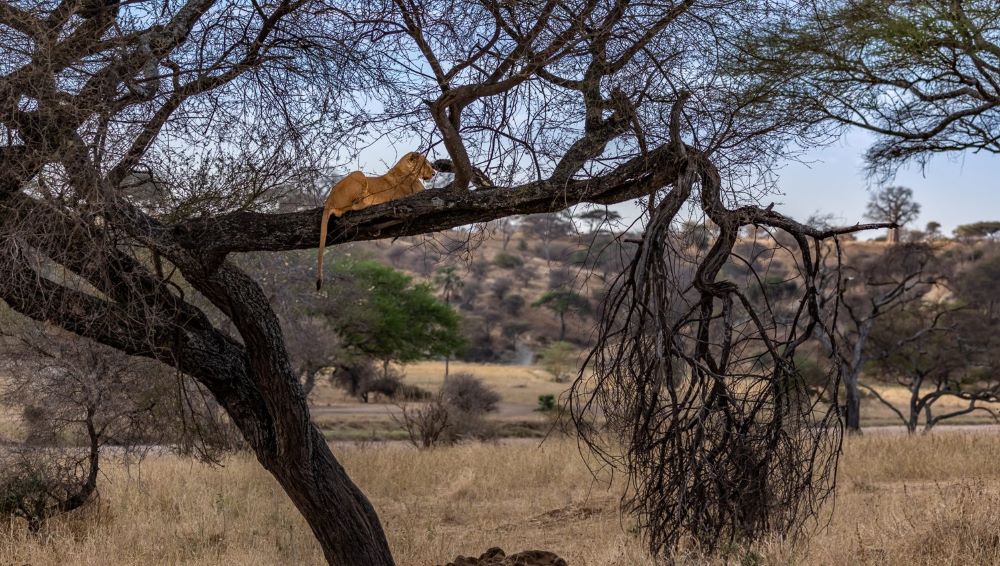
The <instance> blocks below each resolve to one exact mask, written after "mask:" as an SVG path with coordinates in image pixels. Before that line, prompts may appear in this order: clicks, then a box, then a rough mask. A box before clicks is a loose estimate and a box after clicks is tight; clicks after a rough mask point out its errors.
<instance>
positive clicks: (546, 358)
mask: <svg viewBox="0 0 1000 566" xmlns="http://www.w3.org/2000/svg"><path fill="white" fill-rule="evenodd" d="M538 363H539V365H541V366H542V369H544V370H545V371H547V372H549V373H551V374H552V379H553V380H554V381H556V382H558V383H562V382H564V381H568V380H569V378H570V376H572V374H573V372H575V371H576V370H577V369H578V368H577V352H576V348H574V347H573V345H572V344H570V343H568V342H553V343H551V344H549V345H548V346H546V347H545V349H544V350H542V352H541V355H540V357H539V361H538Z"/></svg>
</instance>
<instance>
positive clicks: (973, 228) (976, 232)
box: [955, 220, 1000, 238]
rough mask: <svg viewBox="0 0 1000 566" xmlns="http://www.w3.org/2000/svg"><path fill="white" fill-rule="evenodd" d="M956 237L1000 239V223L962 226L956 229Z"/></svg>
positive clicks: (988, 222) (975, 223) (977, 223)
mask: <svg viewBox="0 0 1000 566" xmlns="http://www.w3.org/2000/svg"><path fill="white" fill-rule="evenodd" d="M955 235H956V236H958V237H960V238H997V237H1000V221H996V220H993V221H987V222H974V223H972V224H962V225H961V226H958V227H957V228H955Z"/></svg>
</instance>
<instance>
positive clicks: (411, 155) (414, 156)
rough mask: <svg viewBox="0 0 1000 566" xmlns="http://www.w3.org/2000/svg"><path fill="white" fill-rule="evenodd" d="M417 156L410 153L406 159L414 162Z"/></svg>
mask: <svg viewBox="0 0 1000 566" xmlns="http://www.w3.org/2000/svg"><path fill="white" fill-rule="evenodd" d="M418 156H419V154H417V153H411V154H410V156H409V157H407V159H409V160H410V161H416V160H417V157H418Z"/></svg>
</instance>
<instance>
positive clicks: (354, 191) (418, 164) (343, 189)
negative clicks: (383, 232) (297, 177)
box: [316, 151, 435, 291]
mask: <svg viewBox="0 0 1000 566" xmlns="http://www.w3.org/2000/svg"><path fill="white" fill-rule="evenodd" d="M434 173H435V171H434V168H433V167H431V164H430V162H429V161H427V158H426V157H424V155H423V154H422V153H417V152H415V151H414V152H410V153H407V154H406V155H404V156H403V158H402V159H400V160H399V162H398V163H396V165H394V166H393V167H392V169H390V170H389V172H388V173H386V174H385V175H382V176H381V177H369V176H367V175H365V174H364V173H362V172H361V171H355V172H353V173H351V174H350V175H348V176H346V177H344V178H343V179H341V180H340V181H339V182H338V183H337V184H336V185H334V186H333V188H332V189H331V190H330V196H328V197H326V204H325V205H324V206H323V221H322V223H321V225H320V230H319V259H318V261H317V264H318V273H317V275H316V290H317V291H318V290H319V289H320V288H321V287H322V286H323V251H324V250H325V249H326V233H327V223H328V222H329V220H330V215H331V214H333V215H334V216H336V217H337V218H340V217H341V216H343V215H344V213H345V212H347V211H349V210H361V209H362V208H367V207H369V206H372V205H375V204H382V203H384V202H389V201H390V200H395V199H398V198H402V197H405V196H407V195H412V194H413V193H417V192H420V191H422V190H424V181H425V180H427V179H430V178H431V177H433V176H434Z"/></svg>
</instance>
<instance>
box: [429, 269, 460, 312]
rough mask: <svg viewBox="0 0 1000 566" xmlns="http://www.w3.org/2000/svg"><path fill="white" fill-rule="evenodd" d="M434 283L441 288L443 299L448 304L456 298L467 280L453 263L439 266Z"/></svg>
mask: <svg viewBox="0 0 1000 566" xmlns="http://www.w3.org/2000/svg"><path fill="white" fill-rule="evenodd" d="M434 283H435V284H436V285H437V286H438V289H440V290H441V300H443V301H444V302H445V304H448V305H450V304H451V302H452V301H453V300H454V299H455V297H456V295H457V294H458V291H460V290H461V289H462V287H463V286H465V281H464V280H463V279H462V276H461V275H459V274H458V269H456V268H455V266H453V265H448V266H445V267H439V268H438V269H437V273H435V274H434Z"/></svg>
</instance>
